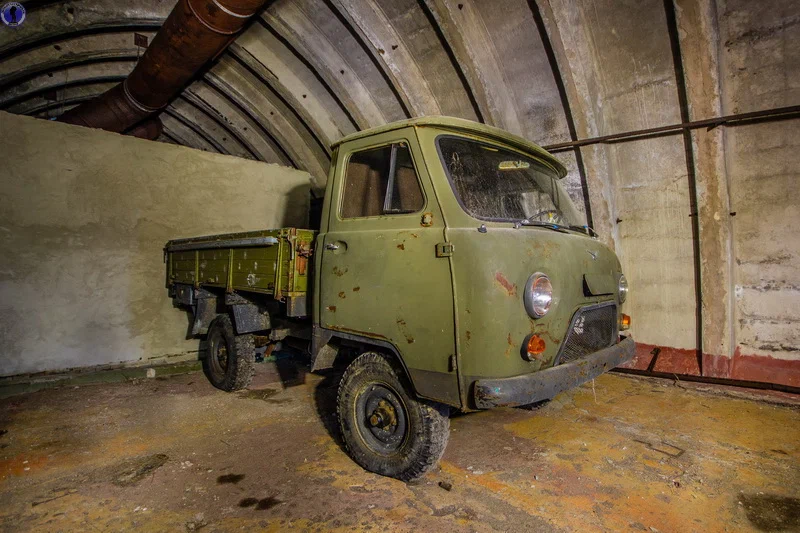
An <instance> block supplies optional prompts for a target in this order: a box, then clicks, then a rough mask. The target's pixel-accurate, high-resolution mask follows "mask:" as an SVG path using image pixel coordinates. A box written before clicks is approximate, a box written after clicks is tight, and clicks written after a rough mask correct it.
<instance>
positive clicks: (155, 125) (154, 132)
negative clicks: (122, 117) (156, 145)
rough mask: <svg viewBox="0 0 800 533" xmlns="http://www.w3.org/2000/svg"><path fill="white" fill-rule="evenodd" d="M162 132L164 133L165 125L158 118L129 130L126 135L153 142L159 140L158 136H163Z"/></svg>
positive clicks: (151, 118)
mask: <svg viewBox="0 0 800 533" xmlns="http://www.w3.org/2000/svg"><path fill="white" fill-rule="evenodd" d="M162 131H164V125H163V124H162V123H161V121H160V120H159V119H158V117H150V118H148V119H145V120H143V121H141V122H140V123H138V124H137V125H135V126H134V127H132V128H130V129H129V130H127V131H126V132H125V135H130V136H131V137H138V138H140V139H150V140H153V139H157V138H158V136H159V135H161V132H162Z"/></svg>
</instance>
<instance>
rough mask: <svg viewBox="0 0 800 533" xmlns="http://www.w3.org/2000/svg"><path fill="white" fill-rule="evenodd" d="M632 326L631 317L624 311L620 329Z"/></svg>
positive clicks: (620, 320)
mask: <svg viewBox="0 0 800 533" xmlns="http://www.w3.org/2000/svg"><path fill="white" fill-rule="evenodd" d="M630 327H631V317H629V316H628V315H626V314H625V313H623V314H622V316H621V317H620V319H619V329H621V330H623V331H624V330H626V329H628V328H630Z"/></svg>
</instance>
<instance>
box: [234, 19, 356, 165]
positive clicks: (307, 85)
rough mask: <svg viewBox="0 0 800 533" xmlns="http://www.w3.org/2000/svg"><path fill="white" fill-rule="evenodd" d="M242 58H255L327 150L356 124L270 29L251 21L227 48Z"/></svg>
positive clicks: (268, 79)
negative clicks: (248, 26)
mask: <svg viewBox="0 0 800 533" xmlns="http://www.w3.org/2000/svg"><path fill="white" fill-rule="evenodd" d="M229 53H232V54H234V55H236V56H237V57H238V58H239V59H240V60H242V61H244V62H246V63H247V62H249V63H251V64H252V62H254V61H257V62H258V66H257V67H256V68H259V70H260V71H261V72H260V74H261V77H262V78H264V79H265V80H266V81H267V82H269V84H270V86H271V87H272V89H273V90H275V92H277V93H279V94H280V95H281V97H282V98H283V99H284V100H285V101H286V102H287V103H289V105H290V106H291V107H293V108H294V109H295V110H296V111H297V112H298V114H299V115H300V117H301V118H302V120H303V122H305V124H306V125H307V127H308V128H309V129H310V130H312V131H314V132H315V133H316V136H317V137H318V138H319V139H320V140H321V141H322V143H323V144H324V146H325V148H326V150H327V149H328V147H329V146H330V145H331V143H333V142H334V141H336V140H337V139H339V138H341V137H342V136H344V135H347V134H349V133H352V132H353V131H355V128H354V127H353V125H352V124H351V123H350V120H349V118H348V117H347V114H346V113H345V112H344V111H343V110H342V109H340V108H339V103H338V102H337V101H336V100H335V99H334V98H333V97H332V96H331V95H330V93H329V92H328V90H327V89H326V88H325V86H324V85H322V84H321V83H320V82H319V80H318V79H317V78H316V76H315V75H314V73H312V72H310V71H309V70H308V69H307V68H306V66H305V65H304V64H303V62H302V61H301V60H300V59H298V58H297V57H296V56H294V54H293V53H292V52H291V51H290V50H289V49H288V48H287V47H286V46H284V45H283V43H281V42H280V40H279V39H278V38H277V37H276V36H275V35H273V34H272V33H271V32H270V31H269V30H267V29H266V28H265V27H264V26H262V25H260V24H254V25H253V26H251V27H250V29H249V30H247V31H246V32H245V33H244V34H243V35H242V36H241V37H239V38H238V39H237V40H236V42H235V43H234V44H233V45H232V46H231V48H230V49H229Z"/></svg>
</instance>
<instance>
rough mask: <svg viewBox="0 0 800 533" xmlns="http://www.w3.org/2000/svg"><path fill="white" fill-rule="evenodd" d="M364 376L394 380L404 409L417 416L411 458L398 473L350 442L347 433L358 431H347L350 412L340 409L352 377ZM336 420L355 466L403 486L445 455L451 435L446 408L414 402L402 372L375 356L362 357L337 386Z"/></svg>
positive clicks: (434, 404) (424, 472)
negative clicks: (401, 482)
mask: <svg viewBox="0 0 800 533" xmlns="http://www.w3.org/2000/svg"><path fill="white" fill-rule="evenodd" d="M364 372H366V373H369V374H373V375H376V376H380V375H381V374H382V373H383V374H384V375H387V376H392V377H394V378H395V380H396V381H397V382H398V384H399V385H400V388H401V389H402V391H398V392H401V393H402V394H404V396H405V398H404V401H405V403H406V406H407V408H408V409H409V411H410V410H412V409H415V410H416V412H417V413H418V416H419V420H420V424H419V427H416V429H415V431H416V435H415V436H413V437H412V438H415V440H416V441H417V442H416V444H414V445H412V450H411V452H412V453H411V455H410V456H409V455H407V456H406V457H410V461H408V462H407V464H406V465H405V467H404V468H402V469H400V470H398V469H396V468H395V469H394V470H395V471H393V470H392V469H389V470H387V469H386V468H385V465H386V461H385V459H383V458H378V457H369V456H368V455H366V454H364V453H363V451H362V450H358V449H355V448H354V447H353V446H352V445H351V443H350V442H349V439H348V436H347V435H348V433H349V432H350V433H352V432H354V431H357V430H355V429H352V430H350V429H348V426H349V423H350V421H349V416H347V412H346V409H347V408H349V404H347V405H343V401H342V399H343V398H344V396H345V395H347V394H348V392H350V391H349V390H348V389H349V388H350V387H352V383H351V380H352V379H354V376H357V375H358V374H359V373H364ZM336 416H337V419H338V421H339V427H340V430H341V433H342V438H343V441H344V445H345V449H346V450H347V453H348V454H349V455H350V457H352V458H353V460H355V461H356V463H358V464H359V465H361V466H362V467H363V468H365V469H367V470H369V471H372V472H375V473H378V474H382V475H388V476H390V477H394V478H396V479H399V480H401V481H405V482H412V481H416V480H418V479H419V478H421V477H422V476H424V475H425V474H426V473H427V472H429V471H430V470H431V469H432V468H433V467H435V466H436V464H437V463H438V462H439V460H440V459H441V457H442V455H443V454H444V451H445V448H446V447H447V441H448V437H449V435H450V418H449V408H448V407H447V406H444V405H440V404H436V403H432V402H427V401H425V400H418V399H415V398H414V396H413V392H412V389H411V387H410V384H409V383H408V381H407V379H406V378H405V373H404V371H403V370H402V369H401V368H399V365H397V364H396V363H395V362H394V361H393V359H392V358H390V357H388V356H386V355H384V354H381V353H377V352H366V353H364V354H361V355H360V356H358V357H357V358H356V359H355V360H354V361H353V362H352V363H351V364H350V365H349V366H348V367H347V369H346V370H345V372H344V375H343V376H342V380H341V381H340V383H339V390H338V394H337V405H336ZM408 418H409V420H411V419H412V414H411V413H409V414H408ZM411 456H413V457H411Z"/></svg>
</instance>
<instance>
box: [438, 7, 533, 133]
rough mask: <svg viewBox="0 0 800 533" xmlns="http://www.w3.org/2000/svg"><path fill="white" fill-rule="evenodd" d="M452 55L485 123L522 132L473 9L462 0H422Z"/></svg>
mask: <svg viewBox="0 0 800 533" xmlns="http://www.w3.org/2000/svg"><path fill="white" fill-rule="evenodd" d="M424 2H425V5H426V6H427V7H428V9H429V10H430V12H431V14H432V15H433V17H434V19H435V20H436V22H437V24H438V25H439V28H440V29H441V31H442V34H443V35H444V37H445V39H446V40H447V43H448V44H449V46H450V48H451V49H452V50H453V54H454V55H455V57H456V59H457V60H458V63H459V65H460V66H461V68H462V70H463V72H464V76H465V77H466V79H467V81H468V83H469V87H470V89H471V90H472V93H473V95H474V97H475V100H476V102H477V104H478V106H479V109H480V111H481V114H482V115H483V117H484V119H485V120H486V121H487V123H488V124H491V125H493V126H497V127H498V128H503V129H505V130H508V131H510V132H512V133H516V134H518V135H520V134H522V127H521V126H520V122H519V112H518V111H517V109H516V106H515V104H514V96H513V94H512V92H511V90H510V89H509V87H508V84H507V82H506V80H505V77H504V75H503V72H502V70H501V68H500V65H501V63H500V60H499V58H498V56H497V50H496V49H495V46H494V42H493V41H492V39H491V37H490V36H489V33H488V32H487V31H486V27H485V26H484V24H483V21H482V20H481V18H480V14H479V13H478V12H477V11H476V10H475V8H474V6H473V2H472V1H470V0H465V1H462V2H455V1H453V0H424Z"/></svg>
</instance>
